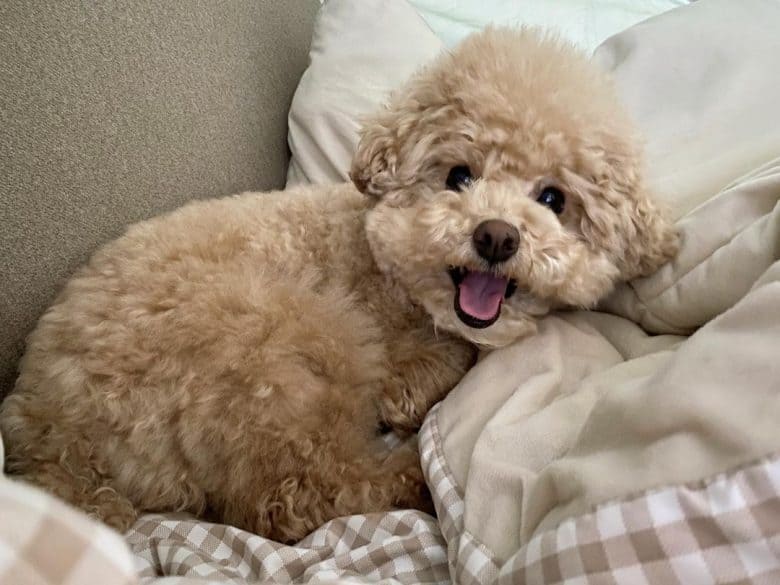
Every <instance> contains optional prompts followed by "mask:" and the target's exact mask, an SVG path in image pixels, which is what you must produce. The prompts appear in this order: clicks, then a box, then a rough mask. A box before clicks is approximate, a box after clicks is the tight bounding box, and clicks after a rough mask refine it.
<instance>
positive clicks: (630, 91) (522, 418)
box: [0, 0, 780, 585]
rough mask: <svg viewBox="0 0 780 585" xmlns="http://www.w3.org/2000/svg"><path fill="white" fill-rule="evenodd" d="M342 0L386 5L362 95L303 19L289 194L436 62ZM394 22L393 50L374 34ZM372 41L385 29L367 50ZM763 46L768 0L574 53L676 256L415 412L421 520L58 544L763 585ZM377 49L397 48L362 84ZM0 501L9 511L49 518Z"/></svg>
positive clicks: (154, 565) (767, 198) (497, 354)
mask: <svg viewBox="0 0 780 585" xmlns="http://www.w3.org/2000/svg"><path fill="white" fill-rule="evenodd" d="M364 1H365V2H366V6H369V7H372V8H373V9H374V10H385V12H382V13H381V14H382V18H381V19H376V20H381V21H382V22H381V27H380V26H379V25H378V24H377V26H376V27H375V28H373V29H370V30H371V31H373V33H372V34H376V35H377V38H376V43H371V44H366V45H365V46H364V47H365V52H366V53H367V54H369V55H370V59H371V60H372V61H371V62H372V63H373V65H372V66H371V67H369V68H368V69H364V68H360V67H355V68H353V70H352V73H353V74H354V75H356V76H359V77H365V78H366V79H367V80H368V83H367V86H366V87H367V88H368V89H367V91H366V93H364V94H361V95H359V96H354V95H349V93H348V94H347V95H344V94H342V95H341V96H340V94H339V92H340V91H346V92H350V91H352V89H351V88H354V87H355V84H356V81H355V80H354V79H352V78H351V77H350V69H349V67H347V66H346V59H347V58H348V54H347V53H346V52H342V53H339V50H342V49H338V50H337V48H335V45H334V43H335V42H336V41H335V40H333V39H332V38H331V35H336V36H339V35H347V34H348V31H347V30H346V29H344V28H341V27H342V26H343V25H342V24H339V22H340V21H339V18H336V17H335V16H334V18H333V19H332V20H331V21H330V22H329V23H328V22H327V19H326V17H325V16H323V18H322V19H321V21H320V24H319V28H318V32H317V34H316V35H315V41H316V42H315V48H313V56H312V68H311V69H310V72H309V73H307V75H308V77H305V78H304V80H302V83H301V88H299V93H301V95H304V93H305V92H312V91H315V90H317V86H318V85H320V84H323V83H325V82H324V80H325V79H330V77H329V75H330V74H328V73H327V69H322V71H321V72H320V73H317V72H316V71H315V69H317V68H319V67H326V65H327V64H326V63H317V59H318V58H320V57H321V58H322V59H325V55H326V54H330V53H329V52H330V51H335V55H336V56H337V57H338V59H341V61H338V62H339V63H340V64H339V65H337V66H335V65H334V69H333V70H332V72H331V73H332V75H333V79H334V85H333V86H332V87H330V88H329V91H330V92H331V93H330V94H328V97H327V100H326V101H324V102H323V104H324V105H325V106H327V107H330V105H333V104H342V105H343V107H341V109H338V108H336V109H334V110H333V111H334V112H336V113H334V114H333V115H332V116H331V117H323V116H324V114H323V113H322V110H321V109H316V110H309V111H308V113H304V114H302V113H301V110H300V109H297V110H296V108H295V107H294V108H293V111H291V130H290V143H291V147H292V148H293V151H294V154H295V152H296V150H297V151H298V152H303V151H307V152H317V153H318V156H319V158H317V157H302V158H299V159H298V161H297V162H296V163H295V164H297V165H298V166H297V167H294V166H291V168H290V174H289V178H290V180H291V182H305V181H316V182H326V181H333V180H338V179H339V178H343V177H345V176H346V169H347V168H348V164H349V156H350V153H351V148H353V147H354V144H355V141H356V132H357V128H358V125H359V114H360V113H361V112H366V111H369V110H370V109H373V108H374V107H376V105H377V104H378V103H379V101H381V99H382V97H381V96H382V94H383V93H384V91H385V89H389V88H390V87H391V86H392V85H393V84H394V83H395V82H396V81H398V80H400V79H401V78H402V77H403V76H405V75H406V74H407V73H408V72H409V71H410V70H411V69H413V68H414V67H416V66H417V61H418V60H424V59H427V58H428V57H429V56H431V55H433V54H435V53H436V52H438V50H440V48H441V47H442V46H443V43H442V41H441V40H440V39H438V38H437V37H436V35H434V34H432V33H431V31H430V29H429V28H428V27H427V26H426V25H425V23H424V22H423V21H422V20H421V19H420V16H419V14H417V13H416V12H415V11H413V10H407V8H409V7H408V6H405V5H404V3H401V2H399V3H381V2H379V1H378V0H376V2H375V0H364ZM348 5H349V3H348V2H346V1H344V0H330V1H329V2H327V3H326V4H325V7H324V10H326V11H327V10H330V11H338V10H344V11H346V10H347V8H348V7H349V6H348ZM380 5H382V6H380ZM391 5H392V6H391ZM323 14H324V15H327V14H331V15H335V14H336V13H335V12H324V13H323ZM347 14H350V13H349V12H342V13H341V16H346V15H347ZM365 18H366V20H365V25H366V26H370V22H369V21H368V19H367V17H365ZM393 19H400V20H397V21H394V20H393ZM401 21H403V22H404V23H406V24H408V26H409V27H410V28H409V29H407V31H409V30H411V31H414V32H413V34H412V33H409V34H410V36H404V35H405V34H406V33H405V32H403V31H399V30H398V28H399V27H394V26H389V27H388V24H391V23H392V22H401ZM328 27H330V28H328ZM380 28H381V29H382V30H386V28H391V29H393V30H392V33H391V34H393V35H395V34H398V35H399V36H398V37H396V38H395V39H396V40H394V41H391V42H387V43H386V44H383V43H385V41H383V40H382V39H380V38H379V35H380ZM777 30H780V3H778V2H776V1H775V0H743V2H740V3H734V2H731V1H730V0H698V2H696V3H693V4H690V5H687V6H683V7H681V8H678V9H675V10H673V11H671V12H667V13H665V14H662V15H660V16H657V17H655V18H652V19H650V20H648V21H645V22H642V23H641V24H638V25H636V26H633V27H631V28H630V29H628V30H626V31H624V32H622V33H620V34H618V35H616V36H614V37H612V38H610V39H609V40H607V41H606V42H605V43H604V44H602V45H601V46H600V47H599V49H598V50H597V51H596V54H595V56H594V58H595V59H597V60H599V62H600V63H601V64H602V65H603V66H604V67H606V68H607V69H609V70H610V71H612V72H613V73H614V76H615V79H616V83H617V85H618V88H619V90H620V91H621V93H622V95H623V97H624V99H625V101H626V103H627V105H628V107H629V108H630V110H631V111H632V112H633V114H634V116H635V118H636V119H637V122H638V124H639V126H640V128H641V129H642V131H643V132H644V134H645V136H646V140H647V149H648V155H649V156H648V158H649V160H648V174H649V179H650V181H651V184H652V185H654V187H655V188H656V190H657V191H658V193H659V195H660V196H661V197H662V198H663V199H664V200H665V202H666V203H667V204H668V205H669V206H670V208H671V209H672V210H673V213H674V214H675V217H676V218H678V224H679V226H680V229H681V232H682V236H683V246H682V250H681V253H680V255H679V257H678V258H677V259H676V260H675V261H674V262H673V263H671V264H669V265H668V266H666V267H664V268H663V269H662V270H661V271H659V272H658V273H657V274H655V275H653V276H651V277H648V278H645V279H641V280H637V281H634V282H631V283H629V284H627V285H625V286H621V287H620V288H619V289H618V290H616V291H615V293H614V294H613V295H611V296H610V298H608V299H606V300H605V301H604V303H603V304H602V306H600V307H599V308H598V310H596V311H591V312H582V311H570V312H562V313H559V314H556V315H552V316H550V317H548V318H546V319H544V320H543V321H542V323H541V325H540V331H539V334H538V335H537V336H535V337H533V338H529V339H527V340H524V341H521V342H520V343H517V344H515V345H513V346H511V347H508V348H505V349H502V350H498V351H494V352H492V353H488V354H485V355H482V356H481V357H480V361H479V363H478V364H477V365H476V366H475V367H474V369H473V370H472V371H471V372H470V373H469V374H468V375H467V377H466V378H465V379H464V380H463V381H462V383H461V384H460V385H459V386H458V387H457V388H456V389H455V390H454V391H453V392H452V393H451V394H450V395H449V396H448V397H447V398H446V399H445V400H444V401H443V402H442V403H440V405H438V406H437V407H435V408H434V410H433V411H431V413H429V416H428V417H427V419H426V421H425V424H424V426H423V429H422V431H421V433H420V438H419V440H420V445H421V454H422V463H423V468H424V470H425V472H426V477H427V479H428V482H429V485H430V487H431V490H432V493H433V495H434V501H435V504H436V508H437V512H438V521H437V520H435V519H433V518H431V517H428V516H426V515H425V514H422V513H419V512H408V511H400V512H391V513H388V514H379V515H369V516H357V517H350V518H344V519H338V520H334V521H332V522H330V523H328V524H326V525H325V526H323V527H321V528H320V529H319V530H317V531H315V533H313V534H312V535H310V536H309V537H307V538H306V539H305V540H304V541H302V542H301V543H299V544H298V545H297V546H295V547H287V546H282V545H279V544H277V543H272V542H270V541H267V540H266V539H263V538H260V537H258V536H255V535H251V534H248V533H245V532H242V531H239V530H236V529H234V528H231V527H226V526H220V525H215V524H210V523H207V522H200V521H195V520H193V519H191V518H188V517H184V516H177V515H166V516H159V515H149V516H145V517H143V518H141V519H140V520H139V521H138V523H137V524H136V525H135V526H134V527H133V528H132V529H131V530H130V532H129V533H128V534H126V535H125V541H126V545H127V546H126V548H122V547H121V546H119V547H115V546H113V545H114V544H115V543H116V542H117V541H116V539H112V538H111V537H110V536H108V537H106V539H105V540H101V539H102V538H103V537H102V536H101V537H100V538H98V540H100V542H101V543H102V542H105V543H107V544H106V546H104V545H103V544H99V545H98V544H94V539H93V540H90V539H89V538H86V539H81V540H78V542H79V543H80V545H81V544H83V543H84V542H92V543H93V544H87V545H85V546H86V547H87V548H89V547H92V548H94V549H99V550H101V551H103V552H102V553H101V554H103V555H104V556H107V557H108V558H109V559H110V560H113V561H115V562H117V563H119V566H120V567H127V559H132V562H133V563H134V566H135V568H136V570H137V571H139V573H138V574H139V576H138V579H139V581H140V582H154V583H157V582H158V581H159V582H161V583H165V582H168V583H171V582H177V583H192V584H193V585H194V584H195V583H247V582H268V583H304V582H320V583H325V582H359V583H369V582H386V583H447V582H456V583H464V584H472V583H474V584H488V583H499V584H508V583H527V584H542V583H544V584H556V583H569V584H573V583H577V584H596V583H610V584H612V583H625V584H628V585H634V584H641V583H663V584H665V585H666V584H676V583H680V584H686V585H687V584H689V583H777V582H780V430H778V427H777V421H778V420H780V400H778V398H779V397H778V393H779V392H780V360H778V359H777V356H778V351H779V348H780V205H778V201H780V125H777V124H776V123H775V119H776V117H777V104H778V103H780V81H778V79H777V78H776V76H774V75H771V74H769V72H773V71H776V70H777V66H778V60H780V38H778V36H777V35H776V33H775V31H777ZM328 31H330V32H328ZM746 31H750V34H749V42H747V41H746ZM318 35H319V36H318ZM425 35H428V36H425ZM418 38H419V39H422V40H421V41H420V43H419V45H417V46H414V45H415V43H414V42H412V41H413V39H418ZM380 46H381V47H382V49H381V51H392V50H395V51H396V53H395V57H394V58H393V59H395V60H393V59H391V60H389V61H388V62H387V68H386V71H384V72H383V71H381V70H380V69H378V68H377V67H379V66H380V64H381V63H382V61H381V54H380V53H381V51H380V50H379V48H380ZM375 49H376V51H375ZM318 51H319V55H320V57H317V56H316V55H317V54H318V53H317V52H318ZM384 74H386V75H387V78H385V77H384ZM317 76H321V77H317ZM317 91H319V90H317ZM318 95H319V94H318ZM322 95H325V94H322ZM299 99H302V98H299V96H296V100H299ZM299 104H300V102H299ZM351 104H354V105H355V107H354V111H353V108H352V105H351ZM310 123H314V124H320V126H319V130H317V127H316V126H315V127H314V128H313V129H311V130H309V128H311V127H310ZM323 129H324V130H325V133H324V135H325V136H327V137H328V139H327V140H335V142H333V141H331V142H328V141H325V142H323V141H322V140H321V137H322V136H323V134H322V132H319V131H321V130H323ZM307 133H308V134H307ZM334 136H335V137H338V138H333V137H334ZM302 140H304V142H302ZM331 147H332V148H331ZM334 153H335V154H334ZM9 484H10V482H8V481H6V480H2V478H0V517H3V518H4V519H5V518H6V515H5V514H6V511H5V509H4V508H3V506H9V505H11V504H9V502H13V501H14V500H13V497H16V496H8V494H9V493H10V492H11V491H15V490H16V489H17V487H19V486H15V485H13V484H11V485H12V487H9ZM27 489H31V488H27ZM20 493H21V492H18V491H16V494H17V496H18V497H16V500H17V503H16V504H15V505H19V504H18V500H20V499H21V500H25V499H28V500H29V499H30V498H32V501H35V502H37V504H36V505H37V506H38V508H37V509H38V510H44V509H46V510H48V509H53V508H49V507H48V506H49V504H42V503H41V502H43V501H44V500H45V499H46V498H47V496H43V495H40V494H37V493H36V492H35V491H34V490H33V491H32V492H31V493H32V494H33V495H30V493H27V492H25V494H23V495H19V494H20ZM52 506H54V507H56V508H57V510H60V508H65V507H64V506H61V505H60V504H55V505H52ZM59 513H62V514H68V516H67V518H68V522H72V523H74V524H80V523H84V522H88V521H87V520H86V519H85V518H84V517H76V516H75V514H73V513H72V512H71V511H70V510H69V509H68V511H67V512H59V511H58V512H57V514H59ZM68 522H65V521H63V522H61V523H58V524H57V526H58V527H59V528H60V529H61V528H62V526H63V524H68ZM89 530H93V528H90V529H89ZM10 533H11V528H10V524H9V523H7V522H3V523H0V581H2V580H3V578H4V577H5V575H8V574H9V573H8V572H7V571H9V570H13V569H14V567H16V566H17V565H18V563H19V562H20V559H21V560H22V561H23V560H24V559H29V554H28V552H22V551H29V549H27V548H25V545H24V544H23V542H22V539H15V538H12V537H9V534H10ZM90 534H96V533H90ZM100 534H101V535H102V532H101V533H100ZM12 536H13V535H12ZM108 544H110V545H111V546H108ZM80 545H79V546H80ZM74 546H76V545H74ZM8 559H11V560H10V561H9V560H8ZM102 560H104V559H103V557H101V556H100V555H98V557H97V562H98V563H100V562H101V561H102ZM80 562H81V561H80ZM9 567H10V568H11V569H9ZM3 571H6V573H3ZM117 574H118V575H119V576H120V577H122V576H124V575H126V570H125V569H122V570H119V571H118V573H117ZM164 575H165V576H171V577H163V578H161V577H162V576H164ZM170 579H173V581H171V580H170ZM33 582H41V583H46V582H47V581H46V580H45V579H42V580H39V581H33ZM66 582H67V581H66ZM73 582H75V581H73ZM82 582H83V581H82ZM104 582H106V583H111V582H112V581H110V580H106V581H104ZM117 582H128V583H131V582H133V581H132V577H131V578H129V580H125V581H122V580H119V578H117Z"/></svg>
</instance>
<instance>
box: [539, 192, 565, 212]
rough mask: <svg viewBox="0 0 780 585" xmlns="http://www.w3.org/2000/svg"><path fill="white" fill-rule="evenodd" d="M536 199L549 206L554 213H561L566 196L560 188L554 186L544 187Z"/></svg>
mask: <svg viewBox="0 0 780 585" xmlns="http://www.w3.org/2000/svg"><path fill="white" fill-rule="evenodd" d="M536 200H537V201H538V202H539V203H541V204H542V205H544V206H545V207H549V208H550V209H551V210H552V212H553V213H554V214H555V215H560V214H561V213H563V206H564V204H565V203H566V196H565V195H564V194H563V192H562V191H561V190H560V189H557V188H555V187H545V188H544V189H543V190H542V192H541V193H540V194H539V197H537V198H536Z"/></svg>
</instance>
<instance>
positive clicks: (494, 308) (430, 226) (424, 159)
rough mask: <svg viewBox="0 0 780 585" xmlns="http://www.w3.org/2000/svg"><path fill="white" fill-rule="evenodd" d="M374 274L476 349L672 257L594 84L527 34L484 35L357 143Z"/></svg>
mask: <svg viewBox="0 0 780 585" xmlns="http://www.w3.org/2000/svg"><path fill="white" fill-rule="evenodd" d="M351 177H352V180H353V181H354V183H355V185H356V186H357V187H358V189H360V190H361V191H362V192H363V193H365V194H366V195H368V196H370V197H372V198H374V199H375V204H374V205H373V207H372V209H371V210H370V211H369V213H368V217H367V222H366V230H367V235H368V239H369V243H370V246H371V249H372V252H373V254H374V257H375V259H376V262H377V264H378V265H379V268H380V269H381V270H383V271H385V272H386V273H388V274H390V275H391V276H392V277H393V278H395V279H396V280H397V281H398V282H400V283H401V284H402V285H403V286H404V287H405V288H406V290H407V291H408V293H409V294H410V296H411V298H412V299H413V300H414V301H416V302H418V303H420V304H422V305H423V306H424V307H425V309H426V310H427V311H428V312H429V313H430V315H431V316H432V317H433V320H434V323H435V325H436V326H437V327H439V328H442V329H445V330H448V331H450V332H453V333H455V334H457V335H460V336H462V337H464V338H466V339H468V340H470V341H472V342H474V343H476V344H478V345H481V346H486V347H498V346H503V345H506V344H507V343H510V342H512V341H514V340H515V339H518V338H520V337H522V336H524V335H528V334H530V333H533V332H534V331H535V330H536V325H535V319H536V318H537V317H539V316H541V315H543V314H545V313H546V312H548V311H549V310H550V309H551V308H555V307H564V306H575V307H591V306H593V305H594V304H595V303H596V302H597V301H598V300H599V299H600V298H602V297H603V296H604V295H605V294H607V293H608V292H609V291H610V290H611V289H612V288H613V287H614V285H615V283H616V282H617V281H620V280H628V279H631V278H634V277H637V276H641V275H646V274H649V273H651V272H652V271H654V270H655V269H657V268H658V267H659V266H660V265H661V264H663V263H664V262H665V261H666V260H667V259H669V258H670V257H671V256H672V255H673V254H674V252H675V251H676V246H677V235H676V232H675V231H674V229H673V227H672V225H671V223H669V222H668V221H667V219H666V218H665V217H664V216H663V214H661V213H660V212H659V210H658V209H657V207H656V206H655V205H654V203H653V202H652V201H651V199H650V198H649V197H648V195H647V193H646V191H645V189H644V186H643V184H642V177H641V153H640V149H639V148H638V145H637V144H636V142H635V140H634V136H633V129H632V126H631V124H630V122H629V120H628V118H627V117H626V115H625V114H624V113H623V112H622V110H621V107H620V105H619V103H618V100H617V97H616V95H615V91H614V89H613V86H612V84H611V82H610V80H609V78H608V77H607V75H605V74H604V73H602V72H601V71H600V70H598V69H597V68H596V66H595V65H593V64H591V63H590V62H589V61H588V60H587V59H586V58H585V57H583V56H582V55H580V54H579V53H578V52H577V51H575V50H574V49H573V48H571V47H569V46H567V45H565V44H563V43H561V42H559V41H557V40H555V39H552V38H549V37H546V36H545V35H544V34H542V33H540V32H537V31H534V30H530V29H523V30H519V31H517V30H505V29H489V30H487V31H485V32H482V33H479V34H477V35H474V36H472V37H470V38H469V39H467V40H466V41H464V42H463V43H462V44H461V45H460V46H458V47H457V48H456V49H455V50H454V51H453V52H452V53H449V54H445V55H443V56H442V57H440V58H439V59H438V60H437V61H435V62H434V63H433V64H432V65H430V66H429V67H427V68H425V69H423V70H422V71H421V72H420V73H419V74H418V75H417V76H416V77H414V78H413V79H412V80H411V81H410V82H409V83H408V84H407V85H406V87H404V88H403V89H402V90H401V91H400V92H399V93H398V94H396V95H395V96H393V97H392V98H391V99H390V102H389V104H388V105H387V107H386V108H385V109H384V110H383V111H382V112H381V113H379V114H378V115H377V116H375V117H374V118H373V119H371V120H370V121H369V122H368V123H367V124H366V126H365V127H364V129H363V132H362V134H361V140H360V144H359V146H358V152H357V154H356V156H355V159H354V162H353V166H352V170H351Z"/></svg>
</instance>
